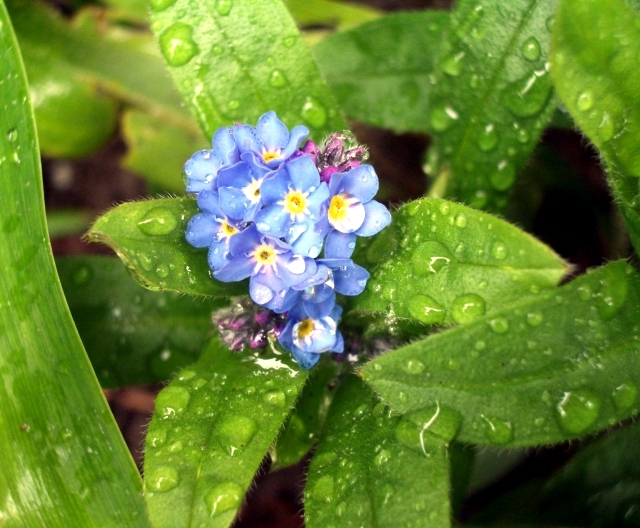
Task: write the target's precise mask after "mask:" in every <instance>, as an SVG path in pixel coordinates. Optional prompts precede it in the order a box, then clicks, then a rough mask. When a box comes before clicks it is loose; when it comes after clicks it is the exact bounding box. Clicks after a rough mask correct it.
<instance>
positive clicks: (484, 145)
mask: <svg viewBox="0 0 640 528" xmlns="http://www.w3.org/2000/svg"><path fill="white" fill-rule="evenodd" d="M497 144H498V133H497V132H496V130H495V127H494V126H493V123H489V124H488V125H487V126H485V127H484V128H483V129H482V132H480V136H479V137H478V147H480V150H482V151H483V152H489V151H491V150H493V149H494V148H496V145H497Z"/></svg>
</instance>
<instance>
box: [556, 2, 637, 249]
mask: <svg viewBox="0 0 640 528" xmlns="http://www.w3.org/2000/svg"><path fill="white" fill-rule="evenodd" d="M587 28H588V29H587ZM638 48H640V16H639V15H638V14H637V13H636V12H634V11H633V9H631V8H630V7H627V5H626V4H625V2H623V1H621V0H586V1H584V2H582V1H574V0H562V1H561V2H560V5H559V7H558V12H557V14H556V20H555V22H554V26H553V54H552V57H551V60H552V65H553V70H552V74H553V80H554V83H555V85H556V88H557V90H558V94H559V95H560V97H561V98H562V101H563V103H564V104H565V105H566V107H567V108H568V109H569V111H570V112H571V115H572V117H573V118H574V120H575V122H576V123H577V124H578V126H579V127H580V128H581V129H582V130H583V131H584V133H585V134H586V135H587V136H588V137H589V139H590V140H591V141H592V142H593V143H594V144H595V145H596V146H597V147H598V149H599V150H600V152H601V153H602V157H603V158H604V161H605V163H606V165H607V169H608V171H607V172H608V175H609V180H610V182H611V184H612V186H613V190H614V193H615V195H616V197H617V198H618V201H619V202H620V204H621V210H622V213H623V215H624V217H625V221H626V224H627V228H628V229H629V233H630V235H631V240H632V242H633V244H634V246H635V247H636V250H637V249H638V248H640V202H639V201H638V182H639V181H640V180H639V179H638V178H639V177H640V72H639V70H638V54H637V51H638Z"/></svg>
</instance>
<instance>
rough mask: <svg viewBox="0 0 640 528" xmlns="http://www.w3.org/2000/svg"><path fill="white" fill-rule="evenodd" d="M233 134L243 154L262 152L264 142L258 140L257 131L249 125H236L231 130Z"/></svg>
mask: <svg viewBox="0 0 640 528" xmlns="http://www.w3.org/2000/svg"><path fill="white" fill-rule="evenodd" d="M231 133H232V134H233V137H234V139H235V140H236V143H237V145H238V148H239V149H240V153H243V152H249V151H252V152H258V153H259V152H260V151H261V150H262V141H260V139H258V136H257V135H256V131H255V130H254V128H253V127H252V126H249V125H236V126H234V127H232V128H231Z"/></svg>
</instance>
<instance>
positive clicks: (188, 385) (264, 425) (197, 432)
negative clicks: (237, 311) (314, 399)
mask: <svg viewBox="0 0 640 528" xmlns="http://www.w3.org/2000/svg"><path fill="white" fill-rule="evenodd" d="M306 379H307V373H306V372H304V371H301V370H300V369H299V367H298V366H297V365H296V363H295V362H294V361H293V360H292V359H291V356H290V355H289V354H288V353H287V354H283V355H279V356H275V355H268V354H265V355H259V354H258V353H255V354H248V353H243V352H240V353H234V352H231V351H230V350H228V349H227V348H226V347H224V346H223V345H221V344H220V342H219V341H218V340H217V339H215V340H214V341H212V342H211V344H210V345H209V346H208V347H207V348H206V349H205V351H204V352H203V354H202V357H201V358H200V360H199V361H198V362H197V363H196V364H194V365H193V366H191V367H188V368H186V369H185V370H183V371H182V372H180V373H179V374H178V376H177V378H176V379H175V380H174V381H173V382H171V384H170V385H169V386H168V387H166V388H165V389H164V390H163V391H162V392H160V394H158V397H157V399H156V410H155V414H154V417H153V419H152V420H151V423H150V425H149V433H148V434H147V438H146V441H145V446H146V457H145V494H146V499H147V505H148V507H149V514H150V517H151V520H152V522H153V525H154V526H155V527H157V528H161V527H165V526H166V527H171V528H183V527H197V526H201V525H202V524H205V525H206V526H208V527H212V528H215V527H220V528H222V527H227V526H229V525H230V524H231V521H232V520H233V518H234V516H235V514H236V511H237V509H238V508H239V507H240V504H241V503H242V498H243V496H244V493H245V491H246V490H247V488H248V487H249V484H250V483H251V480H252V479H253V476H254V474H255V472H256V471H257V469H258V467H259V466H260V463H261V462H262V459H263V458H264V456H265V455H266V453H267V451H268V449H269V446H270V445H271V443H272V442H273V441H274V439H275V437H276V435H277V434H278V430H279V429H280V427H282V424H283V422H284V421H285V419H286V417H287V415H288V414H289V411H290V410H291V408H292V407H293V405H294V403H295V400H296V398H297V397H298V393H299V391H300V390H301V388H302V386H303V384H304V383H305V381H306Z"/></svg>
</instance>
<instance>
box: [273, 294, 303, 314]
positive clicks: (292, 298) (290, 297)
mask: <svg viewBox="0 0 640 528" xmlns="http://www.w3.org/2000/svg"><path fill="white" fill-rule="evenodd" d="M301 299H302V292H299V291H296V290H293V289H291V288H289V289H288V290H287V293H286V294H285V296H284V300H283V301H282V306H280V308H279V309H278V310H274V311H275V312H276V313H284V312H288V311H289V310H291V308H293V306H294V305H295V304H296V303H298V302H300V300H301Z"/></svg>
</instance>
